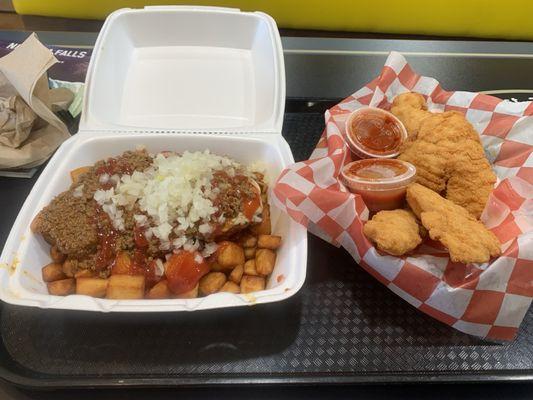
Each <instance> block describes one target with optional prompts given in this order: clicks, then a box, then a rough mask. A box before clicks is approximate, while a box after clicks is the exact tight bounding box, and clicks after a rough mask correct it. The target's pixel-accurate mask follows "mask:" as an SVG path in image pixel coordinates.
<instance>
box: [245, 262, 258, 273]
mask: <svg viewBox="0 0 533 400" xmlns="http://www.w3.org/2000/svg"><path fill="white" fill-rule="evenodd" d="M244 273H245V274H246V275H259V274H258V273H257V269H256V266H255V260H248V261H246V262H245V263H244Z"/></svg>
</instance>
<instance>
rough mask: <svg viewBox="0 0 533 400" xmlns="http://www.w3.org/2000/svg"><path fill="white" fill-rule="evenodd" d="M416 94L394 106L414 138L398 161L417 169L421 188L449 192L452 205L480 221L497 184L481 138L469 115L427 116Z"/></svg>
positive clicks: (427, 112) (403, 96)
mask: <svg viewBox="0 0 533 400" xmlns="http://www.w3.org/2000/svg"><path fill="white" fill-rule="evenodd" d="M408 94H411V96H409V97H407V95H408ZM413 95H415V93H407V94H402V95H399V96H397V98H396V99H395V100H394V103H397V106H396V108H395V107H394V103H393V108H392V112H393V113H394V114H395V115H396V116H397V117H398V118H400V120H402V122H403V123H404V124H406V127H407V129H408V130H409V129H410V135H412V136H411V137H412V138H414V139H412V141H410V142H409V141H408V142H407V143H406V144H405V145H404V146H403V148H402V150H401V154H400V156H399V157H398V158H399V159H400V160H403V161H407V162H410V163H411V164H413V165H414V166H415V167H416V170H417V175H416V181H417V182H418V183H421V184H422V185H424V186H426V187H428V188H430V189H432V190H434V191H436V192H438V193H445V197H446V198H447V199H448V200H451V201H453V202H454V203H455V204H458V205H460V206H462V207H465V208H466V209H467V210H468V211H469V212H470V213H471V214H472V215H473V216H475V217H476V218H479V217H480V216H481V213H482V212H483V209H484V208H485V204H486V203H487V199H488V197H489V194H490V192H491V190H492V188H493V187H494V183H495V182H496V175H494V172H493V171H492V169H491V167H490V164H489V162H488V161H487V159H486V158H485V153H484V151H483V147H482V145H481V141H480V139H479V135H478V134H477V132H476V131H475V129H474V127H473V126H472V125H471V124H470V123H469V122H468V121H467V120H466V118H465V117H464V115H462V114H460V113H458V112H455V111H448V112H443V113H431V112H429V111H424V109H423V108H420V107H421V106H420V98H421V97H422V96H420V95H417V96H416V97H414V96H413ZM421 100H422V101H423V98H421ZM409 108H411V110H410V111H408V109H409ZM422 114H425V115H426V116H425V117H422Z"/></svg>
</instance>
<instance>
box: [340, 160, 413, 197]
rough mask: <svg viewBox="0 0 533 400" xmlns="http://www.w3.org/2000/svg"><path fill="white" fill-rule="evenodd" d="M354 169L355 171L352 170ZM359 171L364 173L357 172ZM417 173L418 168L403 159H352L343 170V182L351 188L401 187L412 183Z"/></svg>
mask: <svg viewBox="0 0 533 400" xmlns="http://www.w3.org/2000/svg"><path fill="white" fill-rule="evenodd" d="M354 169H355V172H352V171H353V170H354ZM357 171H363V172H364V173H362V174H357V173H356V172H357ZM373 175H374V176H373ZM379 175H381V176H379ZM415 175H416V168H415V166H414V165H413V164H411V163H408V162H406V161H402V160H397V159H383V158H367V159H363V160H357V161H352V162H350V163H348V164H346V165H345V166H344V167H343V168H342V170H341V178H342V180H343V183H344V184H345V185H347V186H349V187H350V188H353V189H361V190H391V189H397V188H401V187H404V186H407V185H408V184H410V183H411V182H412V181H413V180H414V178H415Z"/></svg>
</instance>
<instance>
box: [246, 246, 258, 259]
mask: <svg viewBox="0 0 533 400" xmlns="http://www.w3.org/2000/svg"><path fill="white" fill-rule="evenodd" d="M256 250H257V249H256V248H255V247H245V248H244V258H245V259H247V260H250V259H252V258H255V251H256Z"/></svg>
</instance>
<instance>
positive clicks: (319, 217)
mask: <svg viewBox="0 0 533 400" xmlns="http://www.w3.org/2000/svg"><path fill="white" fill-rule="evenodd" d="M407 91H413V92H418V93H420V94H422V95H424V97H425V98H426V99H427V103H428V108H429V109H430V110H431V111H437V112H438V111H447V110H456V111H459V112H461V113H463V114H465V115H466V117H467V119H468V120H469V121H470V122H471V123H472V124H473V125H474V127H475V128H476V130H477V131H478V132H480V133H481V141H482V143H483V146H484V148H485V151H486V154H487V157H488V158H489V160H490V162H491V164H492V165H493V168H494V171H495V172H496V174H497V175H498V178H499V179H498V184H497V186H496V188H495V190H494V191H493V192H492V194H491V196H490V199H489V201H488V204H487V207H486V208H485V211H484V213H483V216H482V220H483V222H484V223H485V224H486V225H487V226H488V227H489V228H490V229H491V230H492V231H493V232H494V233H495V234H496V236H497V237H498V238H499V240H500V242H501V243H502V255H501V256H500V257H498V258H497V259H494V260H492V261H491V262H489V263H486V264H482V265H480V264H469V265H465V264H460V263H453V262H451V261H450V259H449V256H448V253H447V252H446V250H445V249H443V248H442V246H441V245H440V244H439V243H436V242H427V241H426V242H425V243H424V244H423V245H421V246H420V247H419V248H418V249H417V250H416V252H415V253H414V254H411V255H408V256H404V257H393V256H390V255H386V254H382V253H379V252H377V251H376V249H375V248H374V247H373V246H372V243H370V242H369V241H368V239H367V238H366V237H365V236H364V235H363V230H362V228H363V224H364V221H366V220H367V219H368V215H369V214H368V209H367V208H366V206H365V204H364V202H363V201H362V199H361V197H360V196H359V195H354V194H352V193H349V192H348V191H347V190H346V188H345V187H344V186H343V185H342V184H341V183H340V182H339V180H338V176H339V172H340V170H341V167H342V166H343V165H344V164H345V163H347V162H349V161H351V157H352V155H351V152H350V151H349V150H348V148H347V146H346V143H345V141H344V139H343V136H342V135H343V133H344V132H343V131H344V121H345V119H346V117H347V115H348V114H349V113H350V112H352V111H353V110H356V109H357V108H360V107H362V106H373V107H380V108H384V109H389V108H390V106H391V103H392V100H393V99H394V97H395V96H396V95H398V94H400V93H403V92H407ZM325 122H326V129H325V131H324V133H323V135H322V137H321V139H320V141H319V142H318V144H317V146H316V148H315V150H314V152H313V154H312V155H311V157H310V159H309V160H307V161H303V162H299V163H296V164H294V165H292V166H290V167H289V168H287V169H286V170H284V171H283V172H282V173H281V175H280V177H279V178H278V180H277V182H276V185H275V186H274V189H273V194H274V195H273V199H274V202H275V203H276V204H277V205H278V206H279V207H281V209H283V210H285V211H286V212H287V213H288V214H289V215H290V216H291V217H292V218H293V219H294V220H296V221H298V222H300V223H302V224H303V225H305V226H307V228H308V229H309V230H310V231H311V232H313V233H314V234H316V235H318V236H320V237H322V238H324V239H325V240H327V241H329V242H331V243H333V244H335V245H339V246H343V247H344V248H345V249H346V250H348V252H349V253H350V254H351V255H352V256H353V258H354V259H355V261H356V262H357V263H358V264H359V265H361V266H362V267H363V268H364V269H365V270H366V271H367V272H368V273H370V274H371V275H373V276H374V277H375V278H376V279H377V280H379V281H380V282H381V283H383V284H384V285H386V286H387V287H388V288H389V289H390V290H392V291H393V292H394V293H396V294H397V295H399V296H400V297H401V298H403V299H404V300H406V301H407V302H409V303H410V304H411V305H413V306H415V307H416V308H418V309H419V310H420V311H423V312H425V313H426V314H429V315H431V316H432V317H434V318H436V319H438V320H440V321H442V322H444V323H446V324H448V325H450V326H452V327H454V328H456V329H458V330H460V331H462V332H466V333H468V334H471V335H475V336H481V337H487V338H491V339H497V340H511V339H513V338H514V337H515V335H516V333H517V330H518V327H519V326H520V323H521V322H522V320H523V318H524V316H525V314H526V312H527V311H528V309H529V306H530V304H531V300H532V297H533V146H532V144H533V103H531V102H519V103H516V102H511V101H507V100H501V99H498V98H496V97H492V96H488V95H485V94H480V93H471V92H461V91H456V92H448V91H445V90H443V89H442V87H441V86H440V84H439V82H438V81H437V80H435V79H433V78H429V77H425V76H420V75H417V74H416V73H415V72H414V71H413V70H412V69H411V68H410V66H409V64H408V63H407V61H406V60H405V58H404V57H403V56H402V55H401V54H399V53H396V52H392V53H391V54H390V55H389V57H388V58H387V61H386V63H385V66H384V67H383V70H382V71H381V74H380V75H379V76H378V77H377V78H376V79H374V80H373V81H372V82H370V83H369V84H368V85H366V86H365V87H363V88H361V89H360V90H358V91H357V92H355V93H354V94H353V95H351V96H350V97H348V98H346V99H344V100H343V101H342V102H341V103H339V104H337V105H336V106H334V107H333V108H331V109H330V110H328V111H326V113H325ZM333 267H334V266H333V265H332V268H333Z"/></svg>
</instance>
